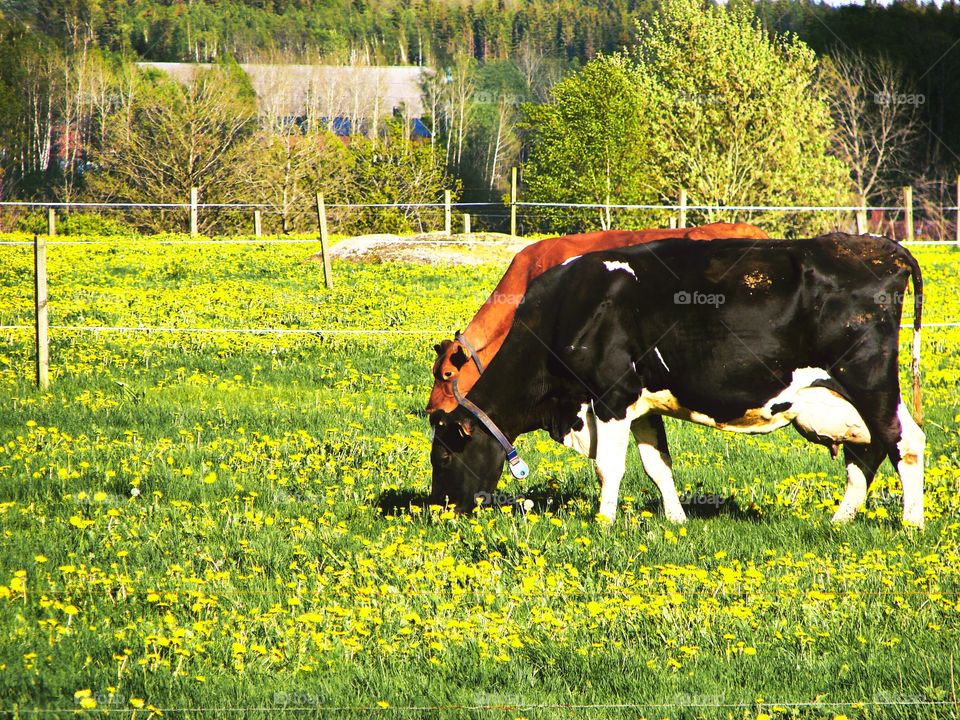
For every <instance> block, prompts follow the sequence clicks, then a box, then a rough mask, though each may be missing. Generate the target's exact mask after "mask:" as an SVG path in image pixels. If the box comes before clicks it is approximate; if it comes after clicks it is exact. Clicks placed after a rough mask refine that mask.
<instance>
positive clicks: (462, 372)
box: [427, 340, 480, 413]
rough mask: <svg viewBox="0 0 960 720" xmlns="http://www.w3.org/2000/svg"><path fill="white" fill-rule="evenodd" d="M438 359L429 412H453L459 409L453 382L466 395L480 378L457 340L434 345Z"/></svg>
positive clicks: (435, 366)
mask: <svg viewBox="0 0 960 720" xmlns="http://www.w3.org/2000/svg"><path fill="white" fill-rule="evenodd" d="M433 349H434V350H436V351H437V359H436V360H435V361H434V363H433V389H432V390H431V391H430V401H429V402H428V403H427V412H428V413H432V412H436V411H437V410H445V411H446V412H452V411H453V410H454V409H455V408H456V407H457V400H456V398H455V397H454V396H453V381H454V380H456V381H457V387H458V388H459V389H460V392H461V393H463V394H466V393H468V392H469V391H470V388H472V387H473V384H474V383H475V382H476V381H477V378H479V377H480V373H479V372H478V371H477V366H476V365H474V364H473V362H471V361H470V356H469V355H468V354H467V353H468V351H467V349H466V348H465V347H463V345H461V344H460V342H459V341H457V340H443V341H441V342H440V344H439V345H434V346H433Z"/></svg>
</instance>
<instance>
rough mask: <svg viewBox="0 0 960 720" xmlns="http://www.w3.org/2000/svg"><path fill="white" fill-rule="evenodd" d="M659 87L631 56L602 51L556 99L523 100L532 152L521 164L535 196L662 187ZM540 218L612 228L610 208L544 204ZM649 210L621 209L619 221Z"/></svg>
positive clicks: (588, 198)
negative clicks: (629, 211) (533, 102)
mask: <svg viewBox="0 0 960 720" xmlns="http://www.w3.org/2000/svg"><path fill="white" fill-rule="evenodd" d="M657 105H658V102H657V97H656V95H655V92H654V89H653V88H652V87H650V86H649V83H646V82H645V80H644V78H643V77H642V76H640V75H639V74H638V73H637V72H636V68H635V67H634V65H633V64H632V63H631V62H630V60H629V59H628V58H627V57H624V56H622V55H613V56H601V57H599V58H597V59H596V60H594V61H592V62H590V63H588V64H587V65H586V66H585V67H584V68H583V70H581V71H580V72H578V73H575V74H573V75H570V76H568V77H566V78H565V79H563V80H561V81H560V82H559V83H557V84H556V85H555V86H554V87H553V90H552V93H551V100H550V102H548V103H546V104H544V105H525V106H524V110H523V113H524V119H523V121H522V123H521V125H520V127H521V129H522V130H524V131H525V132H526V134H527V142H528V144H529V146H530V156H529V159H528V160H527V162H526V164H525V165H524V167H523V173H524V174H523V180H524V187H525V194H526V196H527V197H529V198H530V199H531V200H533V201H535V202H536V201H541V202H565V203H593V204H599V205H605V204H609V203H615V204H620V203H630V204H634V203H646V202H650V201H653V200H655V199H656V198H657V197H658V195H659V192H660V190H661V184H660V182H659V180H658V177H659V169H658V166H657V160H658V158H659V157H660V155H661V154H662V149H661V148H660V138H659V136H658V134H657V133H656V132H654V129H655V123H654V119H655V117H656V116H657V115H658V114H660V113H659V110H658V109H657ZM540 216H541V217H540V224H541V225H543V226H546V227H553V228H554V229H555V230H557V231H559V230H560V229H561V228H562V229H583V228H588V227H595V225H596V223H597V222H599V224H600V226H601V227H604V228H608V227H610V226H611V224H612V216H611V212H610V210H609V209H604V208H600V209H597V210H590V211H582V210H577V211H565V210H548V209H544V210H543V211H542V212H541V213H540ZM646 221H647V218H646V217H645V216H643V217H642V216H639V215H637V216H632V217H631V218H629V219H627V218H623V217H622V216H621V218H620V220H619V221H618V225H623V224H630V223H639V224H645V223H646Z"/></svg>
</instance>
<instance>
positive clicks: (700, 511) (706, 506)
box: [643, 495, 761, 522]
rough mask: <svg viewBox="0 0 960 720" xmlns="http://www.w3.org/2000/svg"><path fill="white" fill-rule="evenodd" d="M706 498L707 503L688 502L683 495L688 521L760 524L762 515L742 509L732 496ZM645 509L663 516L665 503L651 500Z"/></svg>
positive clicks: (682, 501) (682, 503) (710, 496)
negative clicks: (730, 521) (719, 519)
mask: <svg viewBox="0 0 960 720" xmlns="http://www.w3.org/2000/svg"><path fill="white" fill-rule="evenodd" d="M705 497H706V498H708V500H707V501H706V502H697V501H693V502H687V501H685V500H684V497H683V496H682V495H681V498H680V505H682V506H683V511H684V512H685V513H686V514H687V518H688V519H697V520H709V519H711V518H717V517H725V518H730V519H732V520H741V521H745V522H759V521H760V519H761V517H760V513H758V512H757V511H756V510H753V509H751V508H749V507H742V506H741V505H740V504H739V503H738V502H737V499H736V498H735V497H733V496H732V495H729V496H727V497H723V498H721V497H718V496H716V495H708V496H705ZM643 509H644V510H648V511H649V512H652V513H653V514H654V515H657V514H662V513H663V503H661V502H660V499H659V498H656V499H651V500H650V501H649V502H647V503H646V504H644V506H643Z"/></svg>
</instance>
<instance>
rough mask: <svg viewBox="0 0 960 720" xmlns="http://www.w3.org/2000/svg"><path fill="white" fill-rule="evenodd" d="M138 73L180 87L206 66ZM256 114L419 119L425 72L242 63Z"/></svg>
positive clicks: (163, 64) (172, 65)
mask: <svg viewBox="0 0 960 720" xmlns="http://www.w3.org/2000/svg"><path fill="white" fill-rule="evenodd" d="M137 64H138V65H139V66H140V67H153V68H157V69H159V70H162V71H163V72H165V73H166V74H167V75H169V76H170V77H172V78H174V79H175V80H179V81H180V82H184V83H186V82H189V81H190V79H191V78H192V77H193V74H194V73H196V72H197V70H198V69H204V68H209V67H211V66H210V65H209V64H205V63H166V62H141V63H137ZM240 67H241V68H242V69H243V71H244V72H246V73H247V76H248V77H249V78H250V83H251V84H252V85H253V89H254V90H255V91H256V93H257V98H258V99H259V101H260V104H261V108H263V107H265V106H266V107H269V108H270V109H271V110H272V112H274V113H276V114H277V115H278V116H281V115H282V116H307V115H311V114H316V113H317V112H320V113H321V114H323V115H325V116H335V115H349V116H353V117H371V116H373V115H374V114H375V115H377V116H383V115H389V114H391V113H392V112H393V111H394V109H398V108H401V107H402V108H405V110H406V113H407V115H408V116H411V117H419V116H420V115H422V114H423V102H422V100H421V96H420V81H421V78H422V76H423V73H424V72H427V70H426V69H425V68H422V67H415V66H397V65H393V66H357V65H345V66H340V65H279V64H253V63H241V65H240Z"/></svg>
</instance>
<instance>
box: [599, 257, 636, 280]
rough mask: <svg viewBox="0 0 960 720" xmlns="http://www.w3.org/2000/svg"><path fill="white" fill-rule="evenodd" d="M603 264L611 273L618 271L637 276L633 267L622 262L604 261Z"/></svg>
mask: <svg viewBox="0 0 960 720" xmlns="http://www.w3.org/2000/svg"><path fill="white" fill-rule="evenodd" d="M603 264H604V265H606V266H607V270H609V271H610V272H615V271H616V270H626V271H627V272H628V273H630V274H631V275H633V276H634V277H636V276H637V274H636V273H635V272H634V271H633V268H632V267H630V266H629V265H628V264H627V263H625V262H621V261H620V260H604V261H603Z"/></svg>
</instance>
